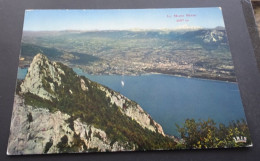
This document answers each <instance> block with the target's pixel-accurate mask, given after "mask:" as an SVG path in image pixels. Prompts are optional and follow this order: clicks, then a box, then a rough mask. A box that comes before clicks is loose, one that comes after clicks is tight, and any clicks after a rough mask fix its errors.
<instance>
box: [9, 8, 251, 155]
mask: <svg viewBox="0 0 260 161" xmlns="http://www.w3.org/2000/svg"><path fill="white" fill-rule="evenodd" d="M251 146H252V141H251V138H250V134H249V129H248V125H247V122H246V117H245V113H244V108H243V104H242V100H241V97H240V91H239V87H238V83H237V79H236V75H235V69H234V64H233V61H232V54H231V52H230V49H229V44H228V37H227V33H226V30H225V24H224V19H223V15H222V9H221V8H220V7H210V8H164V9H86V10H26V12H25V19H24V27H23V36H22V42H21V55H20V58H19V67H18V74H17V85H16V91H15V96H14V105H13V114H12V119H11V127H10V136H9V141H8V147H7V154H8V155H25V154H53V153H87V152H116V151H147V150H176V149H209V148H234V147H251ZM187 153H188V152H187Z"/></svg>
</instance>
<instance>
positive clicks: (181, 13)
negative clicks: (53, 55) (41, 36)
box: [23, 7, 224, 31]
mask: <svg viewBox="0 0 260 161" xmlns="http://www.w3.org/2000/svg"><path fill="white" fill-rule="evenodd" d="M217 26H223V27H224V21H223V16H222V10H221V8H220V7H212V8H175V9H174V8H173V9H88V10H66V9H64V10H61V9H60V10H26V12H25V19H24V28H23V30H24V31H61V30H86V31H88V30H133V29H137V30H138V29H146V30H147V29H181V28H215V27H217Z"/></svg>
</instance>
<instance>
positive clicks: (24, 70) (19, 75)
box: [17, 67, 28, 79]
mask: <svg viewBox="0 0 260 161" xmlns="http://www.w3.org/2000/svg"><path fill="white" fill-rule="evenodd" d="M27 72H28V68H20V67H18V73H17V79H24V78H25V76H26V74H27Z"/></svg>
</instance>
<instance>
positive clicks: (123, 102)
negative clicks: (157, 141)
mask: <svg viewBox="0 0 260 161" xmlns="http://www.w3.org/2000/svg"><path fill="white" fill-rule="evenodd" d="M100 89H101V90H102V91H104V92H106V96H107V97H109V98H110V100H111V103H112V104H114V103H115V104H116V105H117V106H118V107H120V108H121V112H122V113H124V114H125V115H126V116H129V117H131V118H132V119H133V120H135V121H136V122H137V123H138V124H139V125H141V126H142V127H143V128H147V129H149V130H151V131H154V132H159V133H160V134H162V135H163V136H165V134H164V131H163V128H162V126H161V125H160V124H158V123H157V122H155V121H154V120H153V119H152V118H151V116H150V115H149V114H147V113H146V112H145V111H144V110H143V109H142V108H141V106H140V105H138V104H137V103H133V102H132V101H131V100H129V99H128V98H126V97H125V96H123V95H121V94H120V93H117V92H114V91H113V92H111V91H109V90H108V89H107V88H105V87H103V86H100Z"/></svg>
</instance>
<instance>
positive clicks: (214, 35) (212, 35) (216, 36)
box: [200, 29, 225, 43]
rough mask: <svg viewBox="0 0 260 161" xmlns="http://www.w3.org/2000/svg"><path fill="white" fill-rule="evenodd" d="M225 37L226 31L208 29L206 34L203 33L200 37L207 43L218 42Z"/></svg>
mask: <svg viewBox="0 0 260 161" xmlns="http://www.w3.org/2000/svg"><path fill="white" fill-rule="evenodd" d="M224 37H225V32H223V31H220V30H216V29H214V30H207V31H206V32H205V34H204V35H201V36H200V38H201V39H202V40H203V42H205V43H217V42H221V41H223V39H224Z"/></svg>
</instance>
